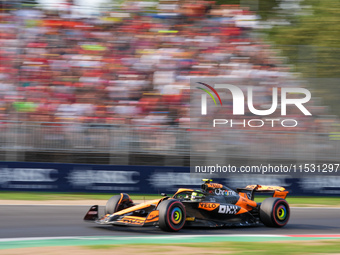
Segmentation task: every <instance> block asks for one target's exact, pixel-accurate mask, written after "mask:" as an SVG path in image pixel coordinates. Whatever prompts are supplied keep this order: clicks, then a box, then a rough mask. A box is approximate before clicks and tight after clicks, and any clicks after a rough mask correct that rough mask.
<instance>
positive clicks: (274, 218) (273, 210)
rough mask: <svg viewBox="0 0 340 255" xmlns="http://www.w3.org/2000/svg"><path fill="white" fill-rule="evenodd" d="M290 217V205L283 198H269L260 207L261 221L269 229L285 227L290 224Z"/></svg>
mask: <svg viewBox="0 0 340 255" xmlns="http://www.w3.org/2000/svg"><path fill="white" fill-rule="evenodd" d="M289 216H290V210H289V205H288V203H287V201H286V200H284V199H282V198H277V197H270V198H267V199H265V200H264V201H263V202H262V204H261V206H260V220H261V221H262V222H263V224H264V225H266V226H267V227H276V228H280V227H283V226H285V225H286V224H287V223H288V220H289Z"/></svg>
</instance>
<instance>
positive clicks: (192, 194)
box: [191, 192, 197, 201]
mask: <svg viewBox="0 0 340 255" xmlns="http://www.w3.org/2000/svg"><path fill="white" fill-rule="evenodd" d="M196 198H197V192H192V193H191V201H193V200H196Z"/></svg>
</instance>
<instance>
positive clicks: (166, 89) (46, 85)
mask: <svg viewBox="0 0 340 255" xmlns="http://www.w3.org/2000/svg"><path fill="white" fill-rule="evenodd" d="M72 7H73V6H72V5H69V6H66V8H62V9H59V10H50V9H44V8H32V7H29V8H24V7H21V8H20V9H16V10H14V9H12V8H6V9H4V10H3V11H2V12H1V15H0V19H1V22H0V34H1V36H0V38H1V39H0V59H1V62H0V80H1V83H0V97H1V101H0V104H1V105H0V118H1V120H3V121H11V120H13V121H18V120H19V121H36V122H78V123H107V124H132V125H166V126H180V127H183V126H184V127H188V125H189V117H190V116H189V99H190V92H189V88H190V78H193V77H225V78H233V79H236V80H237V79H238V78H239V79H241V80H242V82H244V80H246V81H248V82H247V83H246V84H245V85H253V86H257V88H258V89H257V90H256V93H257V94H256V95H257V98H256V103H257V105H256V107H258V108H261V107H262V106H264V107H267V108H268V104H269V106H270V103H271V95H272V92H271V88H272V87H284V86H292V87H300V86H301V84H299V83H298V80H297V79H296V77H295V76H294V75H293V73H292V72H290V70H289V67H287V65H284V64H283V61H282V58H280V57H279V55H278V54H277V52H276V51H275V50H273V49H271V46H270V45H268V44H266V43H265V42H263V41H261V40H260V39H259V38H257V37H256V36H254V35H253V30H254V28H256V27H257V25H258V17H257V16H256V15H255V14H254V13H252V12H250V11H249V10H248V9H247V8H244V7H240V6H238V5H215V3H214V2H212V1H192V0H183V1H173V0H169V1H159V2H147V1H139V2H138V1H125V2H124V4H122V5H121V6H120V8H119V9H116V10H112V11H107V10H105V11H103V12H102V15H100V16H91V17H87V18H84V17H80V16H78V15H75V14H74V8H72ZM236 83H237V82H236ZM243 84H244V83H243ZM229 101H230V100H229ZM266 105H267V106H266ZM231 106H232V104H231V102H230V103H229V104H226V106H225V107H226V108H225V109H226V110H227V111H229V112H230V116H229V117H231ZM311 107H315V106H311ZM309 109H312V111H313V110H314V112H313V115H314V116H315V114H314V113H316V110H318V109H317V108H316V107H315V108H314V109H313V108H309ZM292 114H293V116H294V114H295V113H294V112H292ZM274 115H275V114H274ZM316 115H317V114H316ZM250 117H251V116H250ZM294 117H297V118H298V119H299V120H301V122H299V124H300V125H299V130H300V131H301V130H303V131H306V130H308V129H309V128H311V127H313V130H312V131H323V130H322V126H321V125H314V124H315V123H316V122H317V121H318V120H317V119H316V118H315V117H313V118H308V119H304V117H302V116H301V115H299V114H298V113H296V116H294ZM295 119H296V118H295ZM315 127H316V128H315ZM281 128H282V127H281ZM319 129H321V130H319Z"/></svg>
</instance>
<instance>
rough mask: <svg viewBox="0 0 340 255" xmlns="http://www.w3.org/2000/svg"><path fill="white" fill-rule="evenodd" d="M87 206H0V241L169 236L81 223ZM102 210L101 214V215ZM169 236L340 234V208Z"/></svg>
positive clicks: (153, 230) (303, 210)
mask: <svg viewBox="0 0 340 255" xmlns="http://www.w3.org/2000/svg"><path fill="white" fill-rule="evenodd" d="M89 207H90V206H56V205H51V206H49V205H0V238H18V237H58V236H138V235H141V234H142V235H150V234H152V235H155V234H157V235H163V234H167V235H168V234H169V233H167V232H163V231H161V230H160V229H158V228H155V227H150V228H140V227H120V226H119V227H117V226H102V225H96V224H91V223H87V222H84V221H83V220H82V219H83V217H84V215H85V213H86V212H87V210H88V209H89ZM103 211H104V209H103V207H100V212H102V213H103ZM170 234H172V235H178V234H181V235H196V234H197V235H202V234H205V235H207V234H208V235H209V234H211V235H218V234H224V235H225V234H234V235H235V234H236V235H237V234H252V235H253V234H261V235H266V234H270V235H307V234H308V235H309V234H314V235H318V234H340V208H291V217H290V221H289V223H288V225H287V226H285V227H284V228H281V229H275V228H267V227H264V226H257V227H250V228H249V227H247V228H245V227H242V228H218V229H214V228H213V229H210V228H209V229H197V228H191V229H182V230H181V231H179V232H178V233H170Z"/></svg>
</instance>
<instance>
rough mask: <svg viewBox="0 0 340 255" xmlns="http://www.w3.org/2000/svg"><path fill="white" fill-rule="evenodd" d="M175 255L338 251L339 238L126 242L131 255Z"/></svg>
mask: <svg viewBox="0 0 340 255" xmlns="http://www.w3.org/2000/svg"><path fill="white" fill-rule="evenodd" d="M84 248H88V249H95V250H96V253H98V254H101V253H100V251H101V250H102V251H104V250H106V251H110V250H112V251H119V250H120V249H124V247H123V246H121V245H93V246H84ZM135 251H136V252H137V251H139V252H138V254H175V253H178V252H179V251H185V254H197V252H198V254H219V255H222V254H261V255H266V254H268V255H272V254H284V255H287V254H339V251H340V242H339V240H333V241H330V240H327V241H323V240H322V241H318V242H310V241H293V242H289V243H287V242H266V243H264V242H215V243H195V244H172V245H171V246H169V245H158V246H157V247H156V246H154V245H150V244H135V245H129V252H131V254H137V253H134V252H135Z"/></svg>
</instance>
